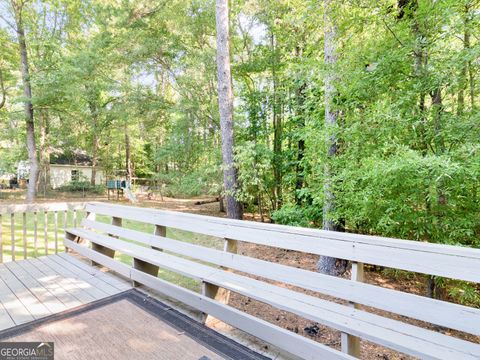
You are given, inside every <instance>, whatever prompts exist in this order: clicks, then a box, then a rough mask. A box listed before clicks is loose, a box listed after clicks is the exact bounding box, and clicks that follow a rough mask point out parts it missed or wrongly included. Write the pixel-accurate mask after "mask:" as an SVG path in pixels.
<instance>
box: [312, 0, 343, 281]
mask: <svg viewBox="0 0 480 360" xmlns="http://www.w3.org/2000/svg"><path fill="white" fill-rule="evenodd" d="M331 7H332V0H324V8H325V13H324V26H325V45H324V46H325V47H324V52H325V65H326V66H327V74H326V76H325V79H324V84H325V127H326V129H327V131H328V132H329V133H330V136H329V140H328V156H327V161H326V164H325V182H324V205H323V229H324V230H330V231H340V230H342V227H341V226H339V224H338V223H337V222H335V221H334V219H332V214H333V212H334V210H335V194H334V190H333V182H332V177H333V175H334V174H333V171H332V168H331V164H329V163H331V160H332V159H333V158H334V157H335V156H336V154H337V137H336V135H335V131H336V129H335V127H336V125H337V117H338V111H336V110H334V109H332V107H331V106H332V103H333V100H334V98H335V96H336V88H335V81H336V80H337V74H336V70H335V65H336V63H337V54H336V51H337V50H336V43H335V41H336V27H335V24H334V23H333V20H332V18H331V11H332V9H331ZM346 269H347V261H346V260H343V259H336V258H332V257H328V256H320V259H319V261H318V270H319V271H320V272H321V273H324V274H329V275H334V276H339V275H341V274H343V273H344V272H345V271H346Z"/></svg>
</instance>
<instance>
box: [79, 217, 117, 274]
mask: <svg viewBox="0 0 480 360" xmlns="http://www.w3.org/2000/svg"><path fill="white" fill-rule="evenodd" d="M86 218H87V219H88V220H93V221H95V218H96V215H95V213H87V216H86ZM112 225H115V226H122V218H117V217H112ZM108 235H109V236H112V235H111V234H108ZM92 250H95V251H97V252H99V253H100V254H103V255H105V256H108V257H111V258H112V259H113V258H114V257H115V250H112V249H110V248H108V247H105V246H102V245H99V244H95V243H93V242H92ZM95 265H100V264H98V263H96V262H95V261H92V266H95Z"/></svg>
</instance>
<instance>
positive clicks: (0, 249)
mask: <svg viewBox="0 0 480 360" xmlns="http://www.w3.org/2000/svg"><path fill="white" fill-rule="evenodd" d="M0 263H3V218H2V215H1V214H0Z"/></svg>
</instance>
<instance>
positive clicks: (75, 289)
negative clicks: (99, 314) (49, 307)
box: [28, 258, 95, 304]
mask: <svg viewBox="0 0 480 360" xmlns="http://www.w3.org/2000/svg"><path fill="white" fill-rule="evenodd" d="M28 261H30V262H31V264H32V265H33V266H35V267H36V268H37V269H38V270H39V271H41V272H42V273H43V274H44V275H45V276H49V277H51V278H52V279H54V281H55V282H56V283H57V284H58V285H59V286H60V287H61V288H62V289H63V290H64V291H65V292H68V293H70V294H72V295H73V296H75V298H77V299H78V300H79V301H80V302H81V303H82V304H88V303H89V302H92V301H95V297H93V296H92V295H90V294H89V293H88V291H87V290H86V289H84V288H82V284H81V283H79V282H75V281H73V280H74V279H70V278H66V277H65V276H62V275H61V274H59V273H58V272H56V271H55V270H53V269H52V268H51V267H49V266H48V265H47V264H45V263H44V262H43V261H40V260H39V259H38V258H37V259H31V260H28Z"/></svg>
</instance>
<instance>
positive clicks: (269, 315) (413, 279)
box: [0, 194, 480, 360]
mask: <svg viewBox="0 0 480 360" xmlns="http://www.w3.org/2000/svg"><path fill="white" fill-rule="evenodd" d="M207 199H208V198H194V199H176V198H167V197H163V199H160V198H156V199H147V197H139V203H138V204H136V206H145V207H151V208H159V209H165V210H172V211H181V212H189V213H195V214H201V215H209V216H218V217H224V216H225V214H224V213H221V212H220V211H219V204H218V202H216V203H208V204H202V205H196V204H195V203H196V202H198V201H202V200H207ZM12 200H13V199H11V198H10V199H9V200H7V201H8V202H9V203H11V202H13V201H12ZM92 200H96V201H106V200H107V199H106V197H100V198H99V197H87V198H83V197H77V198H72V197H71V196H69V195H68V194H63V195H62V194H57V195H56V196H55V197H54V198H53V199H45V201H92ZM7 201H5V200H3V201H1V200H0V202H7ZM18 202H21V200H19V201H18ZM120 203H122V204H125V205H128V204H129V203H128V202H126V201H125V200H122V201H120ZM245 219H246V220H254V221H259V219H258V218H256V217H255V216H253V215H252V214H245ZM239 253H241V254H243V255H246V256H251V257H255V258H259V259H263V260H267V261H271V262H276V263H280V264H284V265H288V266H292V267H298V268H302V269H305V270H310V271H316V263H317V261H318V256H315V255H311V254H305V253H299V252H295V251H288V250H282V249H275V248H271V247H266V246H261V245H255V244H249V243H240V244H239ZM348 276H349V274H348V273H347V274H345V277H348ZM365 277H366V282H368V283H370V284H374V285H378V286H383V287H387V288H390V289H395V290H399V291H405V292H410V293H415V294H418V295H424V294H425V293H426V289H425V283H426V282H425V278H424V277H423V276H420V275H417V276H413V275H412V276H405V275H397V276H392V275H391V274H387V273H385V272H383V271H379V269H376V268H373V267H371V268H367V269H366V274H365ZM263 280H264V279H263ZM272 283H275V282H272ZM279 285H281V286H284V287H288V288H292V289H295V290H296V291H301V292H304V293H307V294H309V295H313V296H318V297H320V298H325V299H329V300H333V301H336V302H339V303H345V302H343V301H342V300H339V299H331V298H328V297H327V296H325V295H323V294H318V293H314V292H311V291H307V290H304V289H299V288H295V287H292V286H289V285H285V284H279ZM230 304H231V305H232V306H234V307H236V308H238V309H239V310H242V311H245V312H247V313H249V314H251V315H254V316H256V317H259V318H262V319H264V320H266V321H269V322H271V323H273V324H276V325H278V326H280V327H283V328H285V329H288V330H290V331H293V332H295V333H298V334H300V335H303V336H306V337H308V338H310V339H312V340H315V341H318V342H321V343H323V344H326V345H329V346H332V347H334V348H337V349H340V333H339V332H338V331H335V330H333V329H331V328H329V327H326V326H323V325H321V324H317V323H313V322H312V321H309V320H307V319H304V318H301V317H299V316H296V315H294V314H291V313H288V312H285V311H280V310H278V309H275V308H273V307H271V306H269V305H267V304H264V303H261V302H258V301H255V300H252V299H249V298H246V297H244V296H241V295H238V294H232V296H231V297H230ZM365 310H368V311H370V312H373V313H375V314H379V315H384V316H385V315H386V316H388V317H391V318H394V319H401V320H403V321H406V322H409V323H411V324H414V325H418V326H422V327H426V328H429V329H431V330H435V331H440V332H443V333H448V334H450V335H454V336H458V337H460V338H464V339H468V340H470V341H473V342H477V343H478V342H480V337H474V336H471V335H468V334H459V333H458V332H452V331H450V330H448V329H440V328H438V327H434V326H432V325H429V324H424V323H422V322H420V321H416V320H412V319H405V318H402V317H400V316H397V315H394V314H387V313H385V312H383V311H379V310H376V309H368V308H365ZM361 358H362V359H368V360H378V359H384V360H390V359H392V360H393V359H395V360H397V359H411V357H409V356H406V355H403V354H400V353H398V352H395V351H392V350H390V349H386V348H383V347H381V346H378V345H375V344H372V343H370V342H367V341H362V343H361Z"/></svg>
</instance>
